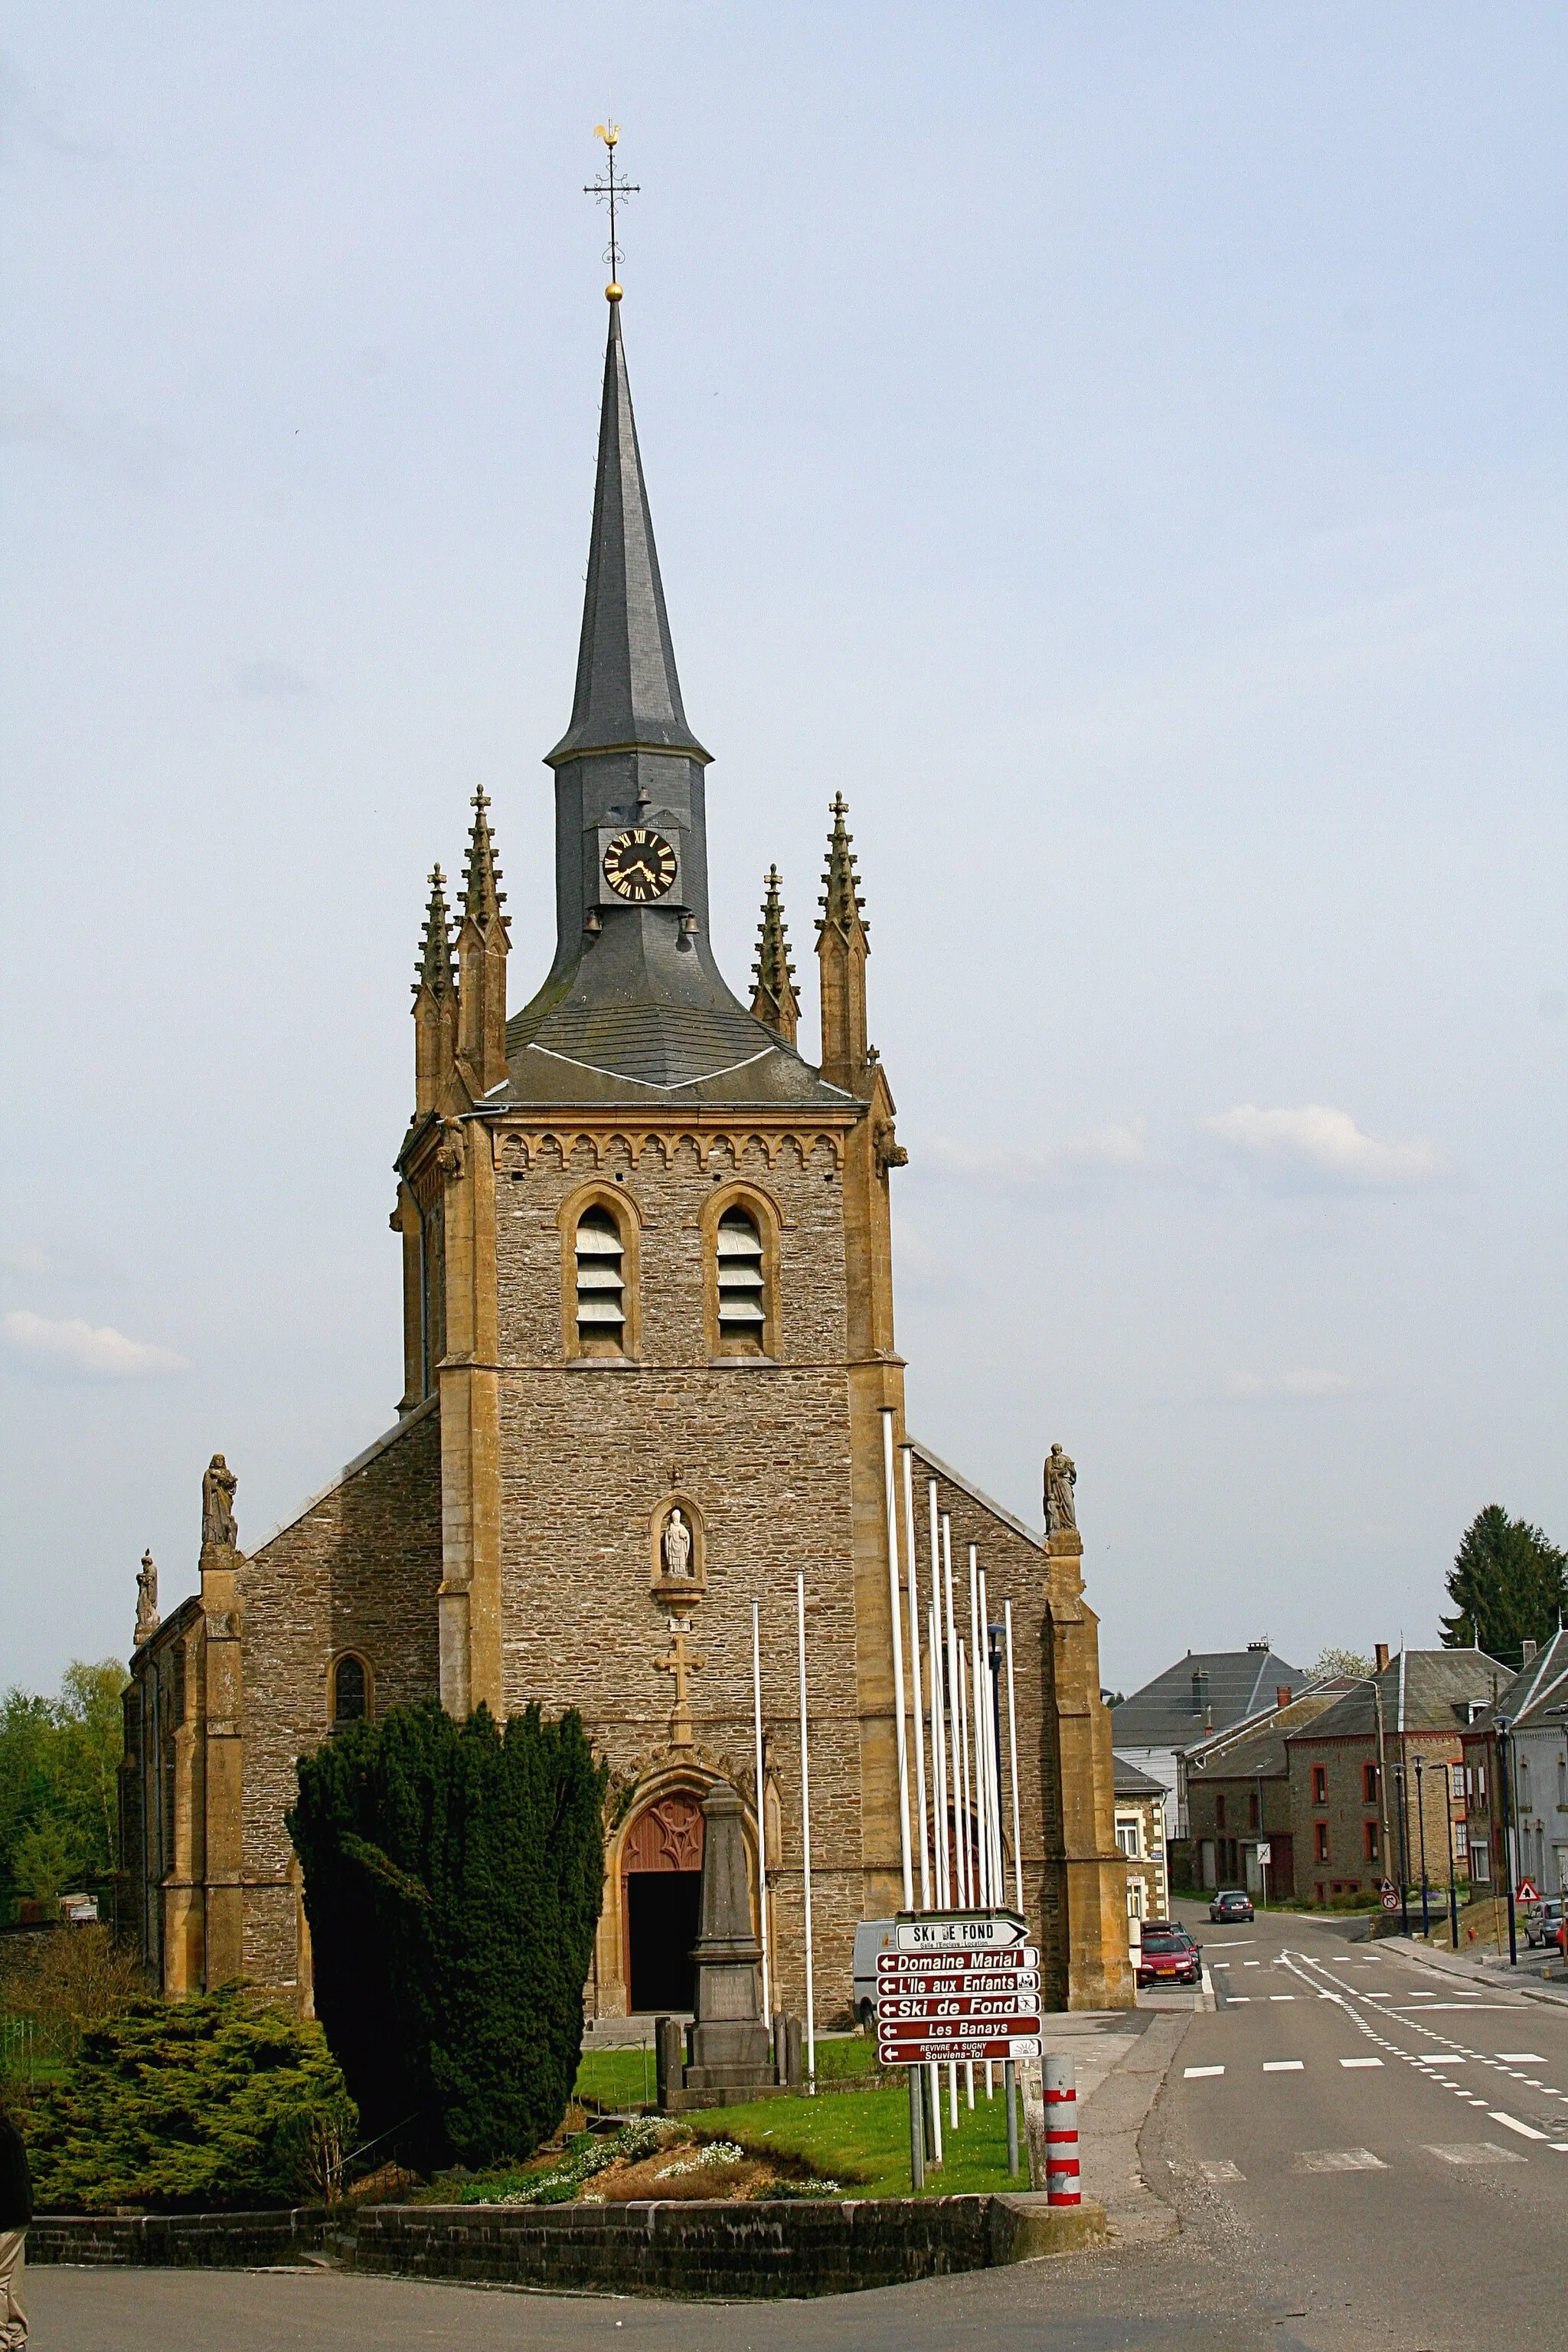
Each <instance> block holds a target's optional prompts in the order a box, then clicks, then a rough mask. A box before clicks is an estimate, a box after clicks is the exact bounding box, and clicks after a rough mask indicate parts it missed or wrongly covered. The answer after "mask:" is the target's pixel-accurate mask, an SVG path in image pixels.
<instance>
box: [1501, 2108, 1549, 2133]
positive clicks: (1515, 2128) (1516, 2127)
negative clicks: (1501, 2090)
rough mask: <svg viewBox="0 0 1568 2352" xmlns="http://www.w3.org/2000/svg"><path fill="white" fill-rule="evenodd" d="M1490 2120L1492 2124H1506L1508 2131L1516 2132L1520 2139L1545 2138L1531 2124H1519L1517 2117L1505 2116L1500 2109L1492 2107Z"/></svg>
mask: <svg viewBox="0 0 1568 2352" xmlns="http://www.w3.org/2000/svg"><path fill="white" fill-rule="evenodd" d="M1491 2118H1492V2121H1493V2123H1494V2124H1506V2125H1507V2126H1508V2128H1509V2130H1510V2131H1512V2132H1517V2133H1518V2134H1519V2136H1520V2137H1521V2139H1544V2138H1545V2137H1546V2134H1545V2133H1544V2132H1543V2131H1537V2130H1536V2128H1535V2126H1534V2125H1533V2124H1521V2122H1520V2120H1519V2117H1518V2116H1509V2115H1505V2114H1504V2113H1503V2111H1502V2109H1501V2108H1500V2107H1493V2109H1492V2110H1491Z"/></svg>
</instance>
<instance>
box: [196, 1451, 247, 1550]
mask: <svg viewBox="0 0 1568 2352" xmlns="http://www.w3.org/2000/svg"><path fill="white" fill-rule="evenodd" d="M238 1484H239V1481H238V1479H237V1477H236V1476H235V1475H234V1472H233V1471H232V1470H231V1469H230V1468H229V1466H228V1464H227V1463H226V1461H225V1460H224V1458H223V1455H222V1454H214V1455H213V1458H212V1460H211V1461H210V1462H209V1463H208V1464H207V1466H206V1468H205V1471H204V1472H203V1473H202V1549H203V1550H204V1551H205V1550H206V1549H208V1547H209V1546H212V1547H214V1548H215V1549H217V1550H219V1551H233V1550H234V1549H236V1548H237V1544H238V1541H239V1529H238V1528H237V1526H236V1525H235V1517H234V1494H235V1488H236V1487H237V1486H238Z"/></svg>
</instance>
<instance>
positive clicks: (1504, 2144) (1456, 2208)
mask: <svg viewBox="0 0 1568 2352" xmlns="http://www.w3.org/2000/svg"><path fill="white" fill-rule="evenodd" d="M1186 1916H1187V1917H1188V1918H1189V1920H1190V1921H1193V1922H1194V1923H1195V1922H1196V1921H1197V1920H1199V1919H1200V1918H1202V1919H1203V1922H1204V1924H1203V1925H1202V1927H1201V1928H1200V1930H1199V1932H1200V1934H1201V1936H1202V1938H1203V1942H1204V1947H1205V1961H1206V1962H1207V1964H1208V1969H1209V1976H1210V1981H1211V1982H1212V1984H1213V1986H1214V1990H1215V2008H1214V2011H1213V2012H1212V2013H1209V2012H1206V2011H1205V2012H1203V2013H1198V2014H1194V2016H1193V2017H1192V2021H1191V2023H1190V2025H1189V2026H1188V2028H1187V2031H1186V2034H1185V2037H1184V2042H1183V2044H1182V2047H1181V2048H1180V2050H1179V2051H1178V2052H1177V2054H1176V2058H1175V2061H1174V2063H1173V2066H1172V2069H1171V2072H1170V2075H1169V2077H1168V2079H1167V2081H1166V2084H1165V2086H1164V2090H1163V2093H1162V2095H1161V2097H1160V2099H1159V2101H1158V2103H1157V2104H1156V2105H1155V2107H1154V2109H1153V2111H1152V2115H1151V2116H1150V2119H1149V2123H1148V2125H1147V2126H1146V2127H1145V2130H1144V2133H1143V2137H1142V2158H1143V2164H1144V2168H1145V2171H1146V2173H1147V2175H1148V2178H1149V2179H1150V2180H1151V2182H1152V2185H1153V2186H1154V2188H1155V2189H1156V2190H1157V2192H1158V2193H1159V2194H1160V2195H1161V2196H1163V2198H1165V2199H1166V2200H1169V2202H1170V2203H1172V2204H1173V2206H1174V2207H1175V2209H1176V2210H1177V2212H1178V2213H1179V2215H1180V2219H1181V2232H1180V2234H1179V2235H1178V2236H1176V2237H1173V2238H1172V2239H1170V2240H1168V2241H1166V2242H1164V2243H1163V2244H1159V2245H1152V2246H1148V2247H1141V2248H1137V2249H1127V2250H1121V2251H1115V2250H1113V2251H1111V2252H1106V2253H1101V2254H1092V2255H1078V2256H1073V2257H1070V2258H1068V2259H1066V2260H1062V2261H1058V2262H1050V2263H1027V2264H1023V2265H1020V2266H1019V2267H1017V2268H1016V2269H1013V2270H1007V2271H996V2272H982V2273H975V2274H973V2275H972V2276H968V2277H964V2278H957V2279H942V2280H938V2281H934V2282H932V2283H931V2284H927V2285H923V2286H915V2287H899V2288H892V2289H888V2290H884V2291H882V2292H880V2293H876V2294H863V2295H853V2296H838V2297H832V2298H826V2299H824V2300H821V2301H817V2302H813V2303H809V2304H804V2305H803V2304H789V2305H738V2306H737V2305H731V2306H720V2305H695V2306H694V2305H673V2304H664V2303H653V2302H643V2301H639V2300H636V2299H619V2298H613V2297H608V2296H605V2297H597V2296H550V2295H535V2294H508V2293H505V2292H498V2291H485V2290H477V2289H469V2288H464V2287H459V2286H447V2285H424V2284H418V2283H416V2282H412V2281H401V2280H390V2279H372V2278H361V2279H356V2278H354V2277H353V2276H348V2275H334V2274H331V2273H300V2272H289V2273H237V2274H236V2273H184V2272H141V2273H137V2272H125V2271H112V2272H111V2271H87V2270H80V2271H68V2270H60V2271H53V2270H42V2269H40V2270H34V2271H33V2272H31V2273H29V2277H28V2286H29V2291H30V2302H31V2306H32V2311H33V2319H34V2336H33V2342H34V2345H35V2347H37V2352H186V2348H187V2347H192V2352H198V2348H199V2352H285V2347H287V2352H358V2347H370V2346H376V2347H380V2346H398V2347H402V2346H409V2347H428V2352H491V2347H503V2346H504V2347H513V2346H527V2347H530V2352H585V2347H609V2346H613V2345H614V2343H615V2339H616V2336H619V2337H620V2339H621V2343H622V2344H623V2345H626V2346H627V2347H630V2346H631V2344H632V2343H633V2342H634V2341H635V2342H636V2343H637V2345H638V2347H641V2352H752V2348H753V2347H754V2352H801V2347H805V2346H809V2347H823V2348H824V2352H839V2347H844V2352H849V2347H854V2352H884V2348H885V2352H950V2347H952V2345H953V2344H954V2343H955V2342H959V2343H962V2344H963V2345H964V2346H965V2347H969V2346H973V2347H984V2352H991V2347H996V2352H1123V2347H1125V2352H1260V2347H1280V2352H1369V2347H1376V2348H1377V2352H1384V2347H1387V2352H1483V2347H1484V2352H1491V2347H1494V2346H1510V2347H1511V2346H1514V2345H1518V2346H1521V2347H1524V2346H1529V2347H1531V2352H1555V2348H1556V2347H1568V2319H1564V2318H1561V2317H1559V2314H1560V2313H1562V2312H1563V2310H1564V2308H1565V2298H1564V2296H1563V2284H1562V2280H1561V2278H1560V2275H1559V2273H1560V2270H1561V2249H1562V2246H1563V2243H1564V2242H1565V2240H1564V2231H1565V2230H1568V2009H1558V2008H1548V2007H1546V2006H1545V2005H1544V2004H1542V2003H1541V2002H1539V2001H1525V2000H1521V1999H1520V1998H1518V1997H1517V1996H1515V1995H1514V1994H1513V1993H1512V1992H1511V1991H1510V1990H1509V1989H1507V1988H1506V1987H1504V1986H1499V1987H1496V1988H1494V1987H1492V1986H1491V1985H1488V1986H1487V1987H1486V1988H1485V1989H1484V1990H1479V1991H1476V1992H1471V1991H1470V1990H1468V1988H1459V1987H1457V1986H1456V1984H1455V1982H1454V1980H1453V1979H1450V1978H1448V1977H1446V1976H1443V1975H1440V1974H1438V1973H1437V1972H1436V1970H1434V1969H1431V1968H1430V1967H1428V1966H1426V1965H1425V1964H1423V1963H1421V1962H1419V1961H1412V1960H1410V1959H1408V1958H1400V1957H1395V1956H1394V1955H1393V1954H1391V1953H1390V1952H1389V1951H1388V1950H1387V1948H1379V1947H1368V1946H1366V1945H1364V1944H1358V1943H1352V1942H1351V1941H1350V1940H1348V1938H1347V1936H1346V1933H1345V1932H1344V1931H1343V1930H1342V1929H1341V1928H1340V1927H1329V1926H1326V1925H1322V1924H1320V1923H1318V1922H1315V1921H1309V1920H1303V1919H1298V1918H1288V1917H1286V1918H1277V1917H1268V1916H1264V1917H1262V1918H1260V1919H1259V1920H1258V1922H1257V1923H1256V1924H1255V1925H1254V1926H1252V1927H1236V1928H1230V1927H1210V1926H1209V1925H1208V1924H1207V1921H1206V1914H1205V1913H1200V1912H1198V1911H1194V1910H1190V1909H1189V1910H1188V1911H1187V1913H1186ZM1170 1998H1171V1997H1169V1996H1167V1997H1165V1999H1164V2000H1162V2001H1161V2002H1160V2004H1159V2005H1160V2006H1162V2007H1164V2006H1167V2005H1168V2003H1169V2000H1170ZM1187 1998H1188V1999H1189V2000H1191V1998H1192V1997H1191V1996H1190V1995H1189V1996H1187ZM1347 2062H1349V2063H1347ZM1216 2070H1217V2071H1216ZM1092 2119H1093V2104H1092V2101H1091V2102H1090V2105H1089V2107H1088V2108H1087V2110H1086V2113H1085V2124H1086V2126H1087V2127H1089V2128H1091V2127H1092Z"/></svg>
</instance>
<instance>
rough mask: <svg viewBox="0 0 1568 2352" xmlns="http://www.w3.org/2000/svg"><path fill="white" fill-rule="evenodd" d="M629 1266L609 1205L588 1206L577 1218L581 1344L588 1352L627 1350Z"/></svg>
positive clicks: (622, 1351) (578, 1308)
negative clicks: (627, 1265) (627, 1271)
mask: <svg viewBox="0 0 1568 2352" xmlns="http://www.w3.org/2000/svg"><path fill="white" fill-rule="evenodd" d="M625 1266H626V1254H625V1250H624V1247H623V1245H622V1242H621V1229H620V1227H619V1226H618V1225H617V1224H616V1221H615V1219H614V1217H612V1216H611V1214H610V1213H609V1211H608V1209H586V1210H584V1213H583V1214H582V1216H581V1217H580V1218H579V1219H578V1221H577V1345H578V1346H579V1348H581V1349H584V1352H585V1353H589V1354H593V1355H599V1356H606V1355H607V1356H618V1355H621V1354H623V1353H624V1351H625V1348H626V1270H625Z"/></svg>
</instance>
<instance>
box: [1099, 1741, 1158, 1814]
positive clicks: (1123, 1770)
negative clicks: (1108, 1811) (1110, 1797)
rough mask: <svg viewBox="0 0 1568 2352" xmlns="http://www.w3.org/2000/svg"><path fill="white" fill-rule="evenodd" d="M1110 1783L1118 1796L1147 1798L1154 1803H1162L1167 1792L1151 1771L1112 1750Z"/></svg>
mask: <svg viewBox="0 0 1568 2352" xmlns="http://www.w3.org/2000/svg"><path fill="white" fill-rule="evenodd" d="M1110 1785H1111V1789H1112V1790H1113V1791H1114V1793H1115V1794H1116V1795H1117V1796H1119V1797H1141V1798H1149V1799H1152V1801H1154V1802H1155V1803H1156V1804H1159V1803H1162V1802H1163V1800H1164V1798H1165V1797H1166V1795H1167V1794H1168V1793H1169V1792H1168V1791H1167V1790H1166V1787H1165V1783H1164V1782H1163V1780H1155V1778H1154V1776H1153V1774H1152V1772H1145V1771H1143V1770H1142V1769H1141V1768H1140V1767H1139V1766H1138V1765H1136V1764H1131V1763H1129V1762H1128V1760H1127V1759H1126V1757H1125V1756H1118V1755H1117V1754H1116V1753H1115V1752H1114V1750H1113V1751H1112V1754H1111V1758H1110Z"/></svg>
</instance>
